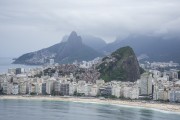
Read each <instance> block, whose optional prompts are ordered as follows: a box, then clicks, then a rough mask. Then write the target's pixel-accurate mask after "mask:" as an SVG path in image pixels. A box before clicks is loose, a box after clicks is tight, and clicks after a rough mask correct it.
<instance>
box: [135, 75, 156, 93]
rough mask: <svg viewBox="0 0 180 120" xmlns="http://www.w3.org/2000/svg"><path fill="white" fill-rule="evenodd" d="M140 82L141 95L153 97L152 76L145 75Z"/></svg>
mask: <svg viewBox="0 0 180 120" xmlns="http://www.w3.org/2000/svg"><path fill="white" fill-rule="evenodd" d="M138 81H139V85H140V86H139V87H140V95H151V94H152V81H153V77H152V74H149V73H144V74H143V75H141V79H139V80H138Z"/></svg>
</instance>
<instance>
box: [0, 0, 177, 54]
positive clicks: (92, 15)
mask: <svg viewBox="0 0 180 120" xmlns="http://www.w3.org/2000/svg"><path fill="white" fill-rule="evenodd" d="M72 30H75V31H77V33H78V34H90V35H94V36H97V37H101V38H103V39H104V40H106V42H111V41H113V40H115V38H116V37H117V36H126V35H129V34H132V33H133V34H157V35H168V34H171V35H179V32H180V0H0V57H18V56H19V55H21V54H23V53H26V52H31V51H35V50H39V49H41V48H44V47H48V46H50V45H53V44H55V43H58V42H60V41H61V38H62V37H63V36H64V35H66V34H69V33H70V32H71V31H72Z"/></svg>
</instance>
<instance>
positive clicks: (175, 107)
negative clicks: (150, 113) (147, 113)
mask: <svg viewBox="0 0 180 120" xmlns="http://www.w3.org/2000/svg"><path fill="white" fill-rule="evenodd" d="M0 99H15V100H18V99H20V100H21V99H22V100H48V101H69V102H81V103H96V104H108V105H116V106H127V107H142V108H148V109H154V110H163V111H171V112H178V113H180V104H179V103H160V102H154V101H151V102H148V101H142V100H141V101H140V100H135V101H130V100H112V99H99V98H88V97H61V96H20V95H18V96H15V95H8V96H7V95H6V96H0Z"/></svg>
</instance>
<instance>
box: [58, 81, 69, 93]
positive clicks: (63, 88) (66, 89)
mask: <svg viewBox="0 0 180 120" xmlns="http://www.w3.org/2000/svg"><path fill="white" fill-rule="evenodd" d="M60 94H61V95H69V83H61V85H60Z"/></svg>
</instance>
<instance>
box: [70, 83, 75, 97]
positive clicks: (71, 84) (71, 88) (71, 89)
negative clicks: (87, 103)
mask: <svg viewBox="0 0 180 120" xmlns="http://www.w3.org/2000/svg"><path fill="white" fill-rule="evenodd" d="M75 91H77V83H76V82H71V83H70V84H69V95H74V92H75Z"/></svg>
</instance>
